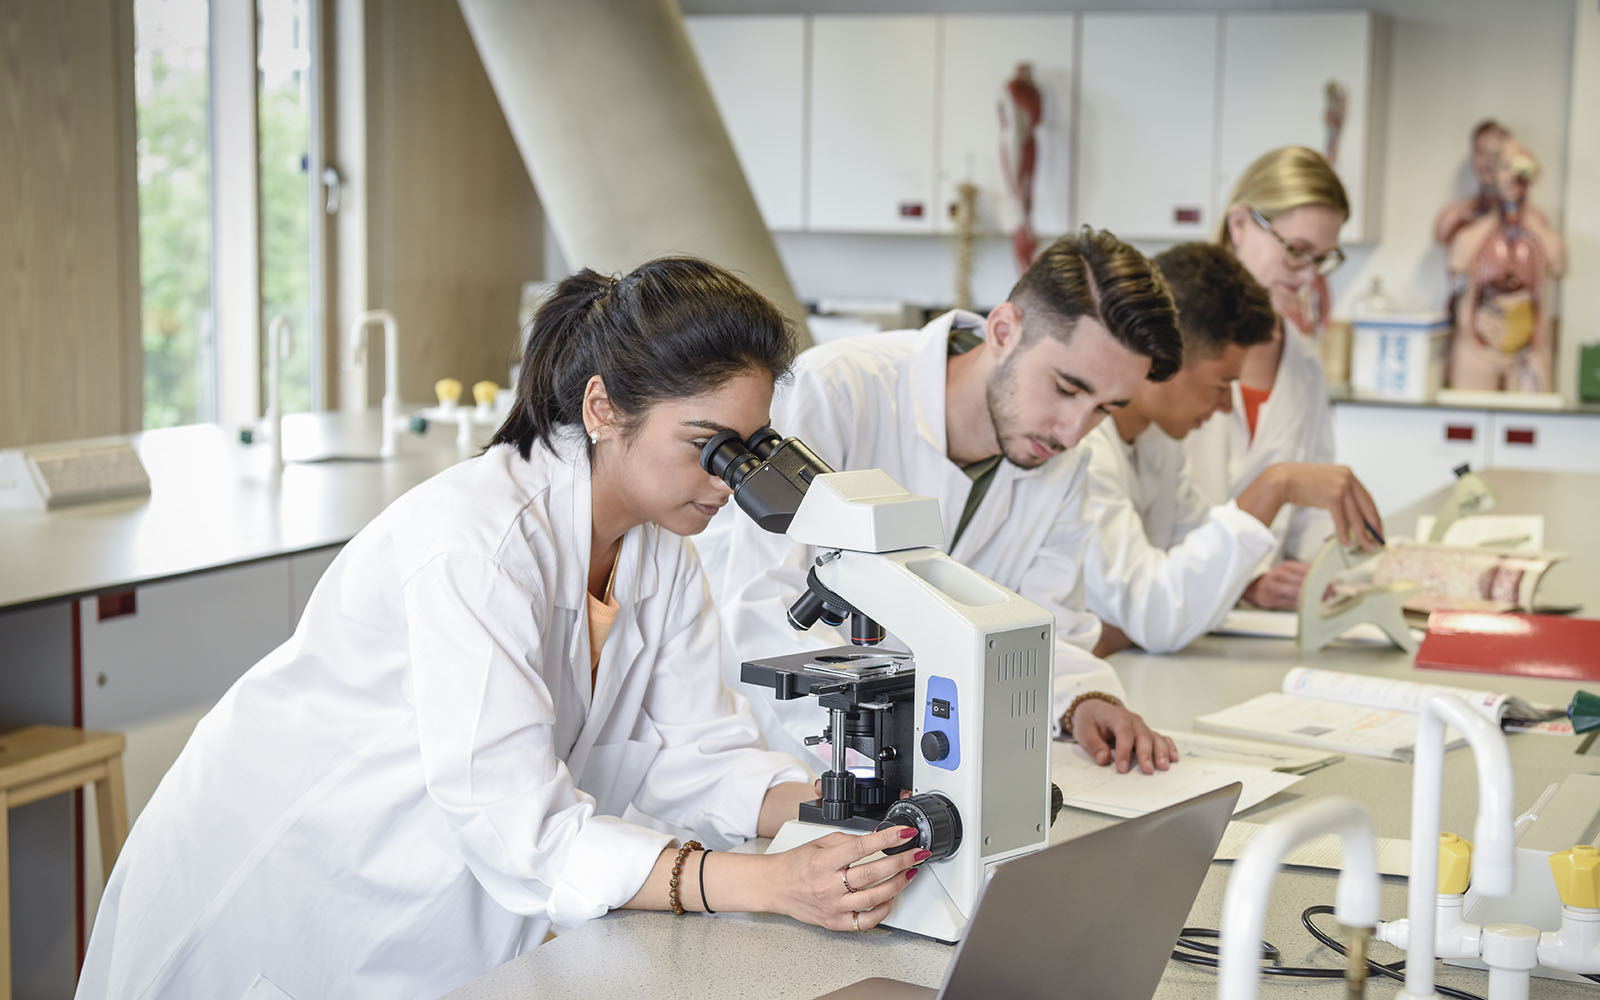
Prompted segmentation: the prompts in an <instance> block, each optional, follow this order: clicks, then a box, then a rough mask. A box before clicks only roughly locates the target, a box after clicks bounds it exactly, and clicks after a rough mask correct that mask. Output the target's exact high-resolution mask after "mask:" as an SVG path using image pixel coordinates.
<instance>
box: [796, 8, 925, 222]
mask: <svg viewBox="0 0 1600 1000" xmlns="http://www.w3.org/2000/svg"><path fill="white" fill-rule="evenodd" d="M939 28H940V25H939V19H938V18H936V17H931V16H930V17H899V16H886V17H863V16H855V15H838V16H827V17H823V16H818V17H814V18H812V21H811V113H810V119H809V120H810V123H811V128H810V141H809V144H808V145H809V149H808V155H807V177H808V197H807V207H808V213H807V214H808V216H809V218H808V228H810V229H813V230H822V231H834V232H857V233H931V232H933V231H934V218H933V217H934V215H935V214H936V213H937V212H938V211H940V210H941V209H940V206H939V203H938V201H937V194H936V192H935V188H934V170H935V164H934V158H935V156H936V155H937V150H936V148H935V142H934V122H935V120H936V110H937V104H936V101H937V96H938V92H939V72H938V66H937V62H938V52H939Z"/></svg>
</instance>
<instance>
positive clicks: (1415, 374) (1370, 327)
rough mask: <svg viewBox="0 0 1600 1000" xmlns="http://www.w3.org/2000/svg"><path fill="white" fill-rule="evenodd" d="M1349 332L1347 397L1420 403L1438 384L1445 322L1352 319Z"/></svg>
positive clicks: (1429, 316) (1438, 317) (1440, 318)
mask: <svg viewBox="0 0 1600 1000" xmlns="http://www.w3.org/2000/svg"><path fill="white" fill-rule="evenodd" d="M1350 329H1351V337H1352V343H1351V348H1350V391H1351V392H1354V393H1355V394H1357V395H1359V396H1371V397H1375V398H1378V399H1403V400H1408V401H1411V402H1416V403H1426V402H1428V401H1429V400H1431V399H1433V397H1434V394H1435V393H1437V392H1438V391H1439V387H1440V386H1441V385H1442V384H1444V360H1445V354H1446V352H1447V351H1448V349H1449V343H1450V320H1449V318H1448V317H1446V316H1445V315H1444V314H1443V313H1390V314H1387V315H1374V316H1358V317H1356V318H1355V319H1353V320H1351V323H1350Z"/></svg>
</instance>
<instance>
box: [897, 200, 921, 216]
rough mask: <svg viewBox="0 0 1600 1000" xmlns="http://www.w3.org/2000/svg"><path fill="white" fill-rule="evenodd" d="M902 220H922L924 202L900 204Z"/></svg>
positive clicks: (904, 202) (903, 202)
mask: <svg viewBox="0 0 1600 1000" xmlns="http://www.w3.org/2000/svg"><path fill="white" fill-rule="evenodd" d="M900 218H902V219H920V218H922V202H920V201H902V202H901V203H900Z"/></svg>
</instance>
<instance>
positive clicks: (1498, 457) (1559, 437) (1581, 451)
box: [1489, 413, 1600, 472]
mask: <svg viewBox="0 0 1600 1000" xmlns="http://www.w3.org/2000/svg"><path fill="white" fill-rule="evenodd" d="M1489 426H1490V434H1489V465H1490V467H1492V468H1496V469H1542V470H1546V471H1549V472H1600V414H1581V413H1561V414H1556V413H1551V414H1543V413H1538V414H1535V413H1491V414H1490V416H1489Z"/></svg>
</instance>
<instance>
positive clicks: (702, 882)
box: [700, 847, 717, 913]
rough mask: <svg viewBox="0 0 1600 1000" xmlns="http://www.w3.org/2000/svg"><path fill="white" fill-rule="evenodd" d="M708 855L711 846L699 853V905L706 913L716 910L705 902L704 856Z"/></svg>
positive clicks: (707, 856) (709, 854)
mask: <svg viewBox="0 0 1600 1000" xmlns="http://www.w3.org/2000/svg"><path fill="white" fill-rule="evenodd" d="M710 856H711V848H709V847H708V848H706V849H705V851H704V852H703V853H702V854H701V855H700V905H701V906H702V907H704V908H705V911H706V912H707V913H715V912H717V911H716V910H713V909H712V908H711V904H710V903H708V902H706V858H709V857H710Z"/></svg>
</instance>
